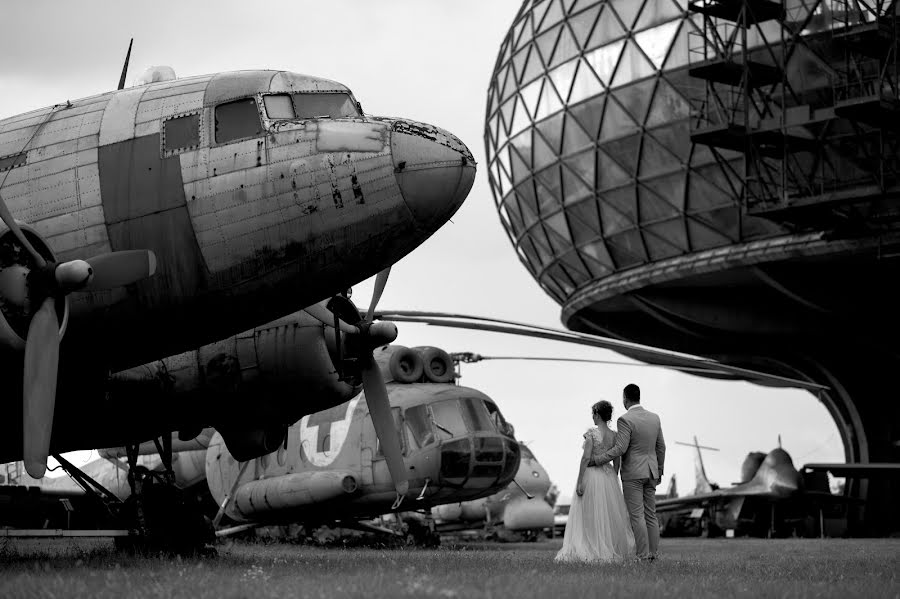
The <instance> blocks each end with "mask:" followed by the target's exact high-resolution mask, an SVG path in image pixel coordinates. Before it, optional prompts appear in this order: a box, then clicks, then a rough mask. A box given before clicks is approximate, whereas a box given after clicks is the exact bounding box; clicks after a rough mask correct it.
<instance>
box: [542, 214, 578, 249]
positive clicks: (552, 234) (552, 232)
mask: <svg viewBox="0 0 900 599" xmlns="http://www.w3.org/2000/svg"><path fill="white" fill-rule="evenodd" d="M551 221H553V223H552V226H551ZM557 227H561V228H560V229H557ZM544 231H545V232H546V233H547V239H549V240H550V247H551V248H553V253H554V254H556V255H557V256H559V255H560V254H563V253H565V252H568V251H569V250H571V249H572V247H573V246H572V236H571V235H570V234H569V226H568V225H567V224H566V214H565V212H557V213H556V214H554V215H553V216H551V217H549V218H548V219H545V220H544Z"/></svg>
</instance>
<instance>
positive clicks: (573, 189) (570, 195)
mask: <svg viewBox="0 0 900 599" xmlns="http://www.w3.org/2000/svg"><path fill="white" fill-rule="evenodd" d="M562 177H563V192H564V193H565V196H564V198H563V203H564V204H565V205H566V206H568V205H569V204H571V203H572V202H577V201H579V200H583V199H584V198H586V197H588V196H592V195H594V189H593V187H591V186H590V185H588V184H587V183H585V182H584V181H582V180H581V177H579V176H578V175H576V174H575V173H574V172H573V171H572V170H570V169H568V168H566V167H565V166H563V169H562Z"/></svg>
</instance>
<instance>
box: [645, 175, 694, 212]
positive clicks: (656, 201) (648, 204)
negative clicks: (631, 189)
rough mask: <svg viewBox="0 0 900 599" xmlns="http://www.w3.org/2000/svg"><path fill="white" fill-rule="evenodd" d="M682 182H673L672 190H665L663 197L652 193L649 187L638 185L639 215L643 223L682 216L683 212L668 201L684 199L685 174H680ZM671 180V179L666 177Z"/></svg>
mask: <svg viewBox="0 0 900 599" xmlns="http://www.w3.org/2000/svg"><path fill="white" fill-rule="evenodd" d="M678 176H680V177H681V180H680V181H671V185H672V188H671V189H670V190H663V192H664V193H663V195H658V194H656V193H654V192H653V191H650V189H648V188H647V187H644V186H642V185H638V188H637V194H638V206H639V210H638V214H639V215H640V219H641V223H642V224H643V223H652V222H656V221H660V220H665V219H669V218H674V217H676V216H680V215H681V210H679V209H678V208H676V207H675V206H673V205H672V204H670V203H669V202H668V201H667V198H668V197H682V198H683V197H684V173H678ZM665 179H667V180H669V179H670V178H669V177H665Z"/></svg>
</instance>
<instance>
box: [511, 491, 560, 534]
mask: <svg viewBox="0 0 900 599" xmlns="http://www.w3.org/2000/svg"><path fill="white" fill-rule="evenodd" d="M503 526H504V527H505V528H507V529H508V530H512V531H523V530H536V529H542V528H550V527H551V526H553V508H552V507H550V504H549V503H547V502H546V501H543V500H541V499H540V498H539V497H535V498H534V499H527V498H524V497H523V498H520V499H518V500H515V501H512V502H510V503H509V504H508V505H507V506H506V509H505V510H503Z"/></svg>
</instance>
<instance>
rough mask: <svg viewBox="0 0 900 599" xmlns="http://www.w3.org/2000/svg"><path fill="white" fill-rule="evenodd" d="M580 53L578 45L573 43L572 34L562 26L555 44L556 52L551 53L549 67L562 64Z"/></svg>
mask: <svg viewBox="0 0 900 599" xmlns="http://www.w3.org/2000/svg"><path fill="white" fill-rule="evenodd" d="M579 52H580V48H579V47H578V44H576V43H575V38H573V37H572V34H571V33H570V32H569V28H568V27H566V26H565V25H563V27H562V33H561V34H560V35H559V41H558V42H557V43H556V52H554V53H553V60H552V61H551V62H550V66H554V67H555V66H556V65H558V64H561V63H563V62H566V61H567V60H569V59H570V58H573V57H574V56H576V55H577V54H578V53H579Z"/></svg>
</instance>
